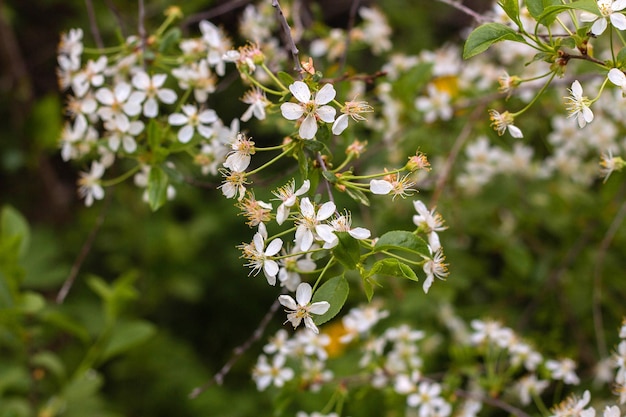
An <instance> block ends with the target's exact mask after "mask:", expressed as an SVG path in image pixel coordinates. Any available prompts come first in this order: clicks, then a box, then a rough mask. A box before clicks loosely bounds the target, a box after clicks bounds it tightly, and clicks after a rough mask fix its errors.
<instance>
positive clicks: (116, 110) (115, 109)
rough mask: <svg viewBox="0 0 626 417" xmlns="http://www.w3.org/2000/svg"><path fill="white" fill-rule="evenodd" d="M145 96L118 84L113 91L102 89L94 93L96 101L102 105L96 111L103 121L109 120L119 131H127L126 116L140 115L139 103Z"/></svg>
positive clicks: (127, 120)
mask: <svg viewBox="0 0 626 417" xmlns="http://www.w3.org/2000/svg"><path fill="white" fill-rule="evenodd" d="M145 97H146V96H145V94H144V93H142V92H139V91H133V90H132V87H131V86H130V84H128V83H125V82H120V83H117V84H116V85H115V87H114V88H113V91H111V90H110V89H108V88H106V87H104V88H101V89H99V90H98V91H96V100H98V101H99V102H100V103H102V104H103V106H102V107H100V108H99V109H98V114H99V115H100V117H101V118H102V119H103V120H111V121H113V122H114V123H116V124H117V125H118V127H119V128H120V129H121V130H128V128H129V124H130V120H129V119H128V116H136V115H138V114H139V113H141V103H142V102H143V100H144V98H145Z"/></svg>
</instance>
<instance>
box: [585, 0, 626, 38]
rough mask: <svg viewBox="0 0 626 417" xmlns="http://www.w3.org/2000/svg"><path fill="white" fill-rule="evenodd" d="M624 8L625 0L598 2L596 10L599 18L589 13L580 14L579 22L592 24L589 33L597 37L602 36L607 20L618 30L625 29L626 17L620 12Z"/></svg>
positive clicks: (625, 5)
mask: <svg viewBox="0 0 626 417" xmlns="http://www.w3.org/2000/svg"><path fill="white" fill-rule="evenodd" d="M624 8H626V0H598V10H599V11H600V16H599V17H598V15H595V14H593V13H589V12H582V13H581V14H580V20H582V21H583V22H593V25H592V26H591V33H592V34H594V35H596V36H598V35H600V34H602V33H603V32H604V31H605V30H606V28H607V26H608V23H607V19H608V20H610V21H611V24H612V25H613V26H615V27H616V28H617V29H619V30H624V29H626V16H624V15H623V14H622V13H619V12H620V11H622V10H624Z"/></svg>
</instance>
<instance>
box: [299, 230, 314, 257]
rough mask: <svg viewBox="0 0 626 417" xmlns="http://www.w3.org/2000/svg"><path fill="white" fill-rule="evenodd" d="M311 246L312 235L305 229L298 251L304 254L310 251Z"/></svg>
mask: <svg viewBox="0 0 626 417" xmlns="http://www.w3.org/2000/svg"><path fill="white" fill-rule="evenodd" d="M312 245H313V233H311V231H310V230H308V229H306V230H305V232H304V233H303V234H302V239H301V240H300V250H301V251H304V252H306V251H308V250H309V249H311V246H312Z"/></svg>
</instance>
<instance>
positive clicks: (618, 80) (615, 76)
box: [608, 68, 626, 96]
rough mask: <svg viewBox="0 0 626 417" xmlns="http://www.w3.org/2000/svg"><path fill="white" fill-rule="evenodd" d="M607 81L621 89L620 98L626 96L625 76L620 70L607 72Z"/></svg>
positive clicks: (613, 69) (614, 69)
mask: <svg viewBox="0 0 626 417" xmlns="http://www.w3.org/2000/svg"><path fill="white" fill-rule="evenodd" d="M608 77H609V81H611V82H612V83H613V84H615V85H616V86H618V87H620V88H621V89H622V96H624V95H626V75H624V72H623V71H622V70H618V69H617V68H611V69H610V70H609V75H608Z"/></svg>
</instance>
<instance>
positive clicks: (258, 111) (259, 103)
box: [241, 88, 270, 122]
mask: <svg viewBox="0 0 626 417" xmlns="http://www.w3.org/2000/svg"><path fill="white" fill-rule="evenodd" d="M241 101H243V102H244V103H246V104H249V105H250V106H249V107H248V109H247V110H246V111H245V112H244V113H243V115H241V121H242V122H247V121H248V120H250V119H251V118H252V116H254V117H256V118H257V119H259V120H265V108H266V107H267V106H269V105H270V101H269V100H268V99H267V97H265V93H264V92H263V91H261V90H260V89H258V88H255V89H252V90H250V91H248V92H247V93H245V94H244V96H243V98H242V99H241Z"/></svg>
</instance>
